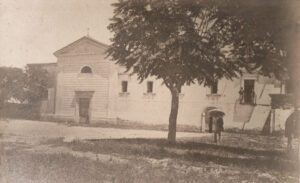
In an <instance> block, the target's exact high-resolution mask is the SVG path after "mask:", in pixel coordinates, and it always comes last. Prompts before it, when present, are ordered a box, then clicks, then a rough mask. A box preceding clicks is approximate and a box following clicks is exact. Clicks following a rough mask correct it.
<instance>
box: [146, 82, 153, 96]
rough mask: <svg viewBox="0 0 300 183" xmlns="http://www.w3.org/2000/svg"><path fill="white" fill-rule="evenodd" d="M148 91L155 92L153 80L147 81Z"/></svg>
mask: <svg viewBox="0 0 300 183" xmlns="http://www.w3.org/2000/svg"><path fill="white" fill-rule="evenodd" d="M147 93H153V81H148V82H147Z"/></svg>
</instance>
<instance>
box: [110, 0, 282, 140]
mask: <svg viewBox="0 0 300 183" xmlns="http://www.w3.org/2000/svg"><path fill="white" fill-rule="evenodd" d="M233 1H234V0H233ZM221 2H222V1H221ZM221 2H219V1H211V0H195V1H180V0H165V1H160V0H151V1H150V0H148V1H144V0H120V1H119V2H118V3H115V4H113V6H114V7H115V10H114V16H113V18H112V23H111V24H110V25H109V27H108V28H109V29H110V30H111V31H112V32H113V33H114V36H113V38H112V42H113V43H112V45H111V46H110V47H109V49H108V56H111V57H112V59H113V60H116V63H117V64H119V65H121V66H124V67H125V68H126V69H127V72H130V73H132V74H137V76H138V79H139V80H140V81H141V82H142V81H143V80H144V79H146V78H147V77H149V76H155V77H156V78H157V79H162V81H163V83H164V84H165V85H166V87H167V88H169V90H170V92H171V95H172V103H171V112H170V117H169V134H168V140H169V142H172V143H173V142H175V140H176V123H177V122H176V121H177V114H178V105H179V98H178V94H179V91H180V90H181V87H182V86H183V85H185V84H186V85H189V84H192V83H195V82H198V83H199V84H204V85H205V86H206V85H212V84H213V83H214V82H216V80H219V79H221V78H227V79H233V78H235V77H238V76H239V74H241V73H242V72H243V71H244V70H245V69H246V70H248V71H249V72H251V71H252V70H258V69H259V70H260V71H261V72H262V73H263V74H264V75H271V73H274V71H276V69H278V71H279V70H280V69H282V68H283V67H281V66H282V65H281V63H282V60H280V59H279V60H278V59H274V60H265V59H264V55H265V54H267V53H272V51H274V46H273V44H272V43H271V42H270V41H268V40H263V41H260V40H259V39H255V40H254V42H253V46H252V47H251V48H253V49H252V50H247V47H246V46H243V47H239V46H240V45H243V38H242V37H238V38H239V39H238V38H237V37H236V36H239V34H240V30H241V29H242V27H243V25H240V23H241V20H242V19H241V17H238V16H236V15H234V14H231V15H230V14H229V12H227V11H225V10H223V8H226V6H225V5H227V6H229V5H232V4H226V1H225V0H224V2H223V3H221ZM233 3H234V2H233ZM221 9H222V10H221ZM226 13H227V14H226ZM222 14H223V15H222ZM245 17H246V16H245ZM235 29H237V30H235ZM249 39H250V38H249ZM256 41H257V42H258V44H259V45H263V49H262V50H261V49H260V46H257V45H258V44H257V43H256ZM244 42H246V44H247V41H246V40H244ZM237 49H238V51H237ZM278 53H279V52H277V50H276V53H274V55H276V56H278ZM279 56H280V55H279ZM257 59H259V61H257ZM269 64H271V65H269ZM276 74H277V72H276Z"/></svg>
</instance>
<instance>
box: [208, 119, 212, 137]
mask: <svg viewBox="0 0 300 183" xmlns="http://www.w3.org/2000/svg"><path fill="white" fill-rule="evenodd" d="M212 128H213V117H212V116H210V117H209V121H208V132H209V133H212Z"/></svg>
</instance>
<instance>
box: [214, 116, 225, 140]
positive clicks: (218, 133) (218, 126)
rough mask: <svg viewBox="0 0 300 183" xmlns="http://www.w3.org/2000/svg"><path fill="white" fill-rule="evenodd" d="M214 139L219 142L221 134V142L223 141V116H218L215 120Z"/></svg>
mask: <svg viewBox="0 0 300 183" xmlns="http://www.w3.org/2000/svg"><path fill="white" fill-rule="evenodd" d="M214 122H215V123H214V126H215V127H214V140H215V143H217V142H218V136H219V142H220V141H221V132H222V131H223V130H224V127H223V125H224V121H223V117H222V116H218V117H216V118H215V120H214Z"/></svg>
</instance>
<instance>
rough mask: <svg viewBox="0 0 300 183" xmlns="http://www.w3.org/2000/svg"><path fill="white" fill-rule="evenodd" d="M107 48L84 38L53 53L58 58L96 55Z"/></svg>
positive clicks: (93, 40)
mask: <svg viewBox="0 0 300 183" xmlns="http://www.w3.org/2000/svg"><path fill="white" fill-rule="evenodd" d="M107 48H108V46H107V45H105V44H103V43H101V42H99V41H97V40H95V39H92V38H90V37H86V36H85V37H82V38H80V39H78V40H77V41H75V42H73V43H71V44H69V45H67V46H65V47H63V48H62V49H60V50H58V51H56V52H54V55H55V56H56V57H58V56H67V55H82V54H97V53H103V52H104V51H106V49H107Z"/></svg>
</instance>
